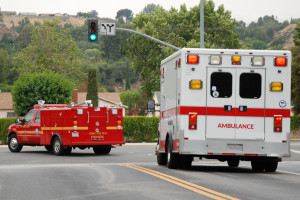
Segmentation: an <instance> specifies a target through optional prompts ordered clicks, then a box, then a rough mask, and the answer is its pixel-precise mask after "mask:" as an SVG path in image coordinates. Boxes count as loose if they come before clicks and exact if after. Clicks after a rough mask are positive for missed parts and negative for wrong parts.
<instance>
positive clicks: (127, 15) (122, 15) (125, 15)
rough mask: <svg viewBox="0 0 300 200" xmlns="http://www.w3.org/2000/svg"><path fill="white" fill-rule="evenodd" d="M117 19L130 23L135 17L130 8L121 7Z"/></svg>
mask: <svg viewBox="0 0 300 200" xmlns="http://www.w3.org/2000/svg"><path fill="white" fill-rule="evenodd" d="M116 19H117V20H118V21H119V22H120V23H121V24H123V23H130V22H132V19H133V12H132V11H131V10H129V9H121V10H119V11H118V12H117V16H116Z"/></svg>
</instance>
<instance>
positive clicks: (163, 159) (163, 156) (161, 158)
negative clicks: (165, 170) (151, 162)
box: [156, 153, 168, 165]
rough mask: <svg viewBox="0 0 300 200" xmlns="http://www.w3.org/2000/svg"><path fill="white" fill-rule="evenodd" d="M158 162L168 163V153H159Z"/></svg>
mask: <svg viewBox="0 0 300 200" xmlns="http://www.w3.org/2000/svg"><path fill="white" fill-rule="evenodd" d="M156 158H157V164H158V165H166V164H167V161H168V160H167V154H166V153H157V155H156Z"/></svg>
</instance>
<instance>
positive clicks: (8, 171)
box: [0, 142, 300, 200]
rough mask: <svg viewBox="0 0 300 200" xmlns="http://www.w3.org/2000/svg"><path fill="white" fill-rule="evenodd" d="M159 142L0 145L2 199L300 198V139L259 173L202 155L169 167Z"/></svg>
mask: <svg viewBox="0 0 300 200" xmlns="http://www.w3.org/2000/svg"><path fill="white" fill-rule="evenodd" d="M154 147H155V145H154V144H150V145H149V144H146V145H125V146H122V147H117V148H115V149H113V150H112V151H111V153H110V154H109V155H105V156H96V155H94V153H93V151H92V150H83V151H82V150H75V151H73V152H72V154H71V155H70V156H55V155H53V154H52V153H49V152H47V151H46V150H44V148H43V147H24V148H23V150H22V151H21V152H20V153H11V152H10V151H9V150H8V149H7V147H6V146H0V199H1V200H13V199H17V200H23V199H24V200H35V199H41V200H48V199H49V200H50V199H51V200H52V199H55V200H57V199H72V200H73V199H75V200H78V199H110V200H114V199H118V200H119V199H130V200H132V199H159V200H161V199H172V200H177V199H178V200H183V199H300V142H294V143H292V144H291V150H292V151H291V152H292V157H291V158H285V159H284V161H283V162H281V163H280V164H279V167H278V170H277V172H275V173H254V172H252V170H251V166H250V163H249V162H241V164H240V166H239V167H238V168H235V169H232V168H229V167H228V166H227V164H226V163H221V162H218V161H215V160H201V161H200V160H199V159H195V161H194V162H193V166H192V168H191V169H189V170H170V169H168V168H167V167H162V166H158V165H157V164H156V156H155V155H154Z"/></svg>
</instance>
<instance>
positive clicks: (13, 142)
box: [8, 134, 23, 152]
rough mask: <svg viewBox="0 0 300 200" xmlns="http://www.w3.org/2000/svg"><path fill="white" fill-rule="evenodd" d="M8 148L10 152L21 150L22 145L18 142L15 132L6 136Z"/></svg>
mask: <svg viewBox="0 0 300 200" xmlns="http://www.w3.org/2000/svg"><path fill="white" fill-rule="evenodd" d="M8 148H9V150H10V151H11V152H20V151H21V150H22V148H23V145H21V144H19V142H18V138H17V136H16V135H15V134H13V135H10V136H9V137H8Z"/></svg>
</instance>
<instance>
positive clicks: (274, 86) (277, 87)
mask: <svg viewBox="0 0 300 200" xmlns="http://www.w3.org/2000/svg"><path fill="white" fill-rule="evenodd" d="M270 89H271V91H275V92H281V91H282V90H283V83H282V82H271V86H270Z"/></svg>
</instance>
